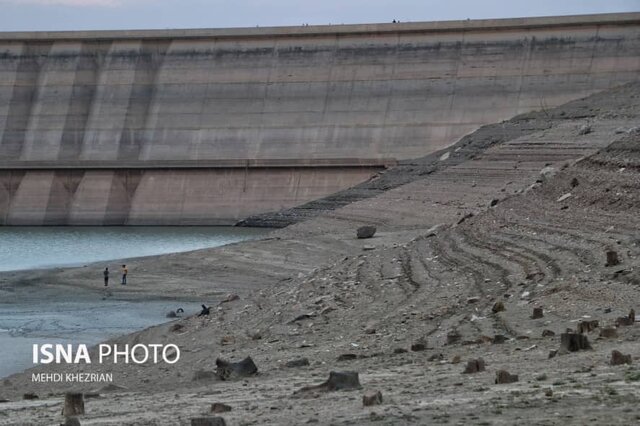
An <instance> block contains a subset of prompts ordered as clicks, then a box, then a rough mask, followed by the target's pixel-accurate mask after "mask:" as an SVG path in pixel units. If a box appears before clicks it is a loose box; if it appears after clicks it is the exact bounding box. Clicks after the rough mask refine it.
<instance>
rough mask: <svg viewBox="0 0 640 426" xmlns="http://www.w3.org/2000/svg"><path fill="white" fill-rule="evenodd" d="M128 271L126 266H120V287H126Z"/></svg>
mask: <svg viewBox="0 0 640 426" xmlns="http://www.w3.org/2000/svg"><path fill="white" fill-rule="evenodd" d="M128 273H129V270H128V269H127V265H122V283H121V284H122V285H127V274H128Z"/></svg>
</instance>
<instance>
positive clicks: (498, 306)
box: [491, 300, 505, 314]
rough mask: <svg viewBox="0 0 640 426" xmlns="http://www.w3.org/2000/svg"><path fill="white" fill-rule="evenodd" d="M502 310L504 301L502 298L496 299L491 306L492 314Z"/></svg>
mask: <svg viewBox="0 0 640 426" xmlns="http://www.w3.org/2000/svg"><path fill="white" fill-rule="evenodd" d="M504 310H505V308H504V302H503V301H502V300H498V301H497V302H496V303H494V304H493V308H491V312H493V313H494V314H497V313H498V312H502V311H504Z"/></svg>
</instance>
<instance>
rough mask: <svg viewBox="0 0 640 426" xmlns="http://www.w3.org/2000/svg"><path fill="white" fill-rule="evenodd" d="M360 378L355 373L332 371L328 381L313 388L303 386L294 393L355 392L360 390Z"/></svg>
mask: <svg viewBox="0 0 640 426" xmlns="http://www.w3.org/2000/svg"><path fill="white" fill-rule="evenodd" d="M361 388H362V386H361V385H360V378H359V376H358V373H356V372H355V371H332V372H330V373H329V379H327V381H325V382H324V383H320V384H319V385H315V386H305V387H303V388H302V389H299V390H297V391H296V392H294V393H296V394H297V393H301V392H309V391H320V392H331V391H338V390H355V389H361Z"/></svg>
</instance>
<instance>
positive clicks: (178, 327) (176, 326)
mask: <svg viewBox="0 0 640 426" xmlns="http://www.w3.org/2000/svg"><path fill="white" fill-rule="evenodd" d="M182 329H184V325H182V324H173V325H172V326H171V327H169V331H170V332H172V333H177V332H178V331H180V330H182Z"/></svg>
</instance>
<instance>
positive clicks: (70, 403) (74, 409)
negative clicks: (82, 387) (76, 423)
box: [62, 393, 84, 417]
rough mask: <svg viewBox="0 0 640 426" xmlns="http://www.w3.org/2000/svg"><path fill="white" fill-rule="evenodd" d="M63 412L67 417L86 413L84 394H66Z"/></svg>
mask: <svg viewBox="0 0 640 426" xmlns="http://www.w3.org/2000/svg"><path fill="white" fill-rule="evenodd" d="M62 414H63V415H64V416H65V417H71V416H80V415H82V414H84V395H82V394H81V393H67V394H65V396H64V408H63V409H62Z"/></svg>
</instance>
